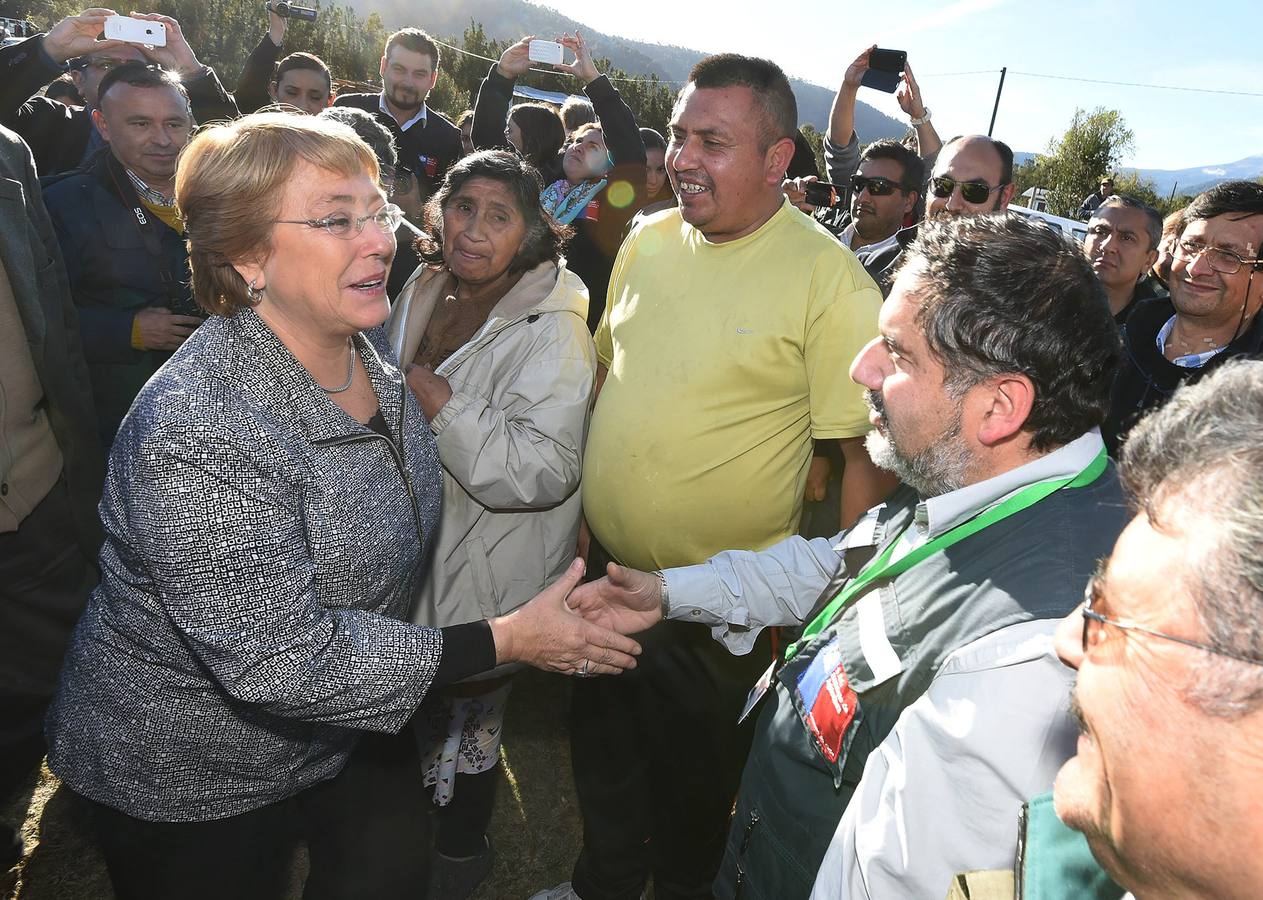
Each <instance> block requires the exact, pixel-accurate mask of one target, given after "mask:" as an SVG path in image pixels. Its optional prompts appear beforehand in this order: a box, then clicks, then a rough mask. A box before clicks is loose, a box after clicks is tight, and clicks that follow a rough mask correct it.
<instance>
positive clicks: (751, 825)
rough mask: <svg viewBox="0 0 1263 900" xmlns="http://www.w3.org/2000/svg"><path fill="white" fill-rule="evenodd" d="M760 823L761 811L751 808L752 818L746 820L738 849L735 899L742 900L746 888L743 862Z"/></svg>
mask: <svg viewBox="0 0 1263 900" xmlns="http://www.w3.org/2000/svg"><path fill="white" fill-rule="evenodd" d="M758 824H759V811H758V810H757V809H751V810H750V819H749V821H748V822H746V830H745V834H743V835H742V836H741V847H740V849H738V850H737V881H736V884H735V885H734V888H735V890H734V891H733V895H732V896H733V900H741V892H742V891H743V890H744V889H745V882H746V871H745V869H744V868H743V867H742V865H741V864H742V863H743V862H744V861H745V858H746V851H747V850H749V849H750V836H751V835H752V834H754V829H755V827H756V826H757V825H758Z"/></svg>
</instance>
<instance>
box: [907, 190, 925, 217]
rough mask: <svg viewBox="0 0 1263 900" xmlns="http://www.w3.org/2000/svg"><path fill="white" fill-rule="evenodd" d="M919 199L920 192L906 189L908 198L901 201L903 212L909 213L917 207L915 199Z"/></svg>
mask: <svg viewBox="0 0 1263 900" xmlns="http://www.w3.org/2000/svg"><path fill="white" fill-rule="evenodd" d="M920 199H921V195H920V193H918V192H917V191H908V199H906V200H904V201H903V214H904V215H905V216H908V215H911V214H912V211H913V210H914V209H916V208H917V201H919V200H920Z"/></svg>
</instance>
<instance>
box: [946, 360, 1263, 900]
mask: <svg viewBox="0 0 1263 900" xmlns="http://www.w3.org/2000/svg"><path fill="white" fill-rule="evenodd" d="M1260 430H1263V362H1258V361H1256V360H1234V361H1232V362H1229V363H1227V364H1225V365H1223V366H1221V367H1220V368H1219V369H1218V370H1217V371H1216V372H1214V373H1213V374H1212V375H1210V376H1208V377H1206V378H1204V379H1203V380H1202V381H1200V382H1198V383H1197V384H1196V385H1189V386H1185V387H1181V388H1179V389H1178V390H1177V391H1176V392H1175V395H1174V396H1173V397H1172V398H1171V401H1170V402H1169V403H1167V404H1166V405H1165V406H1164V407H1162V409H1160V410H1157V411H1156V412H1154V413H1153V414H1151V415H1148V416H1146V417H1145V418H1144V419H1143V420H1142V421H1141V422H1140V423H1139V424H1138V425H1137V426H1136V428H1135V429H1134V430H1133V431H1132V433H1131V436H1130V437H1129V438H1128V441H1127V444H1126V446H1125V447H1124V448H1123V453H1122V459H1121V461H1120V463H1119V478H1120V479H1121V481H1122V483H1123V486H1124V488H1125V489H1126V491H1127V494H1128V495H1129V496H1128V498H1127V499H1128V500H1129V501H1130V502H1129V507H1130V510H1131V512H1132V513H1134V515H1133V516H1132V518H1131V521H1130V522H1129V523H1128V524H1127V527H1126V528H1125V529H1124V530H1123V533H1122V535H1120V536H1119V538H1118V543H1117V544H1115V546H1114V550H1113V553H1112V554H1111V555H1110V557H1109V559H1108V560H1107V561H1106V562H1105V563H1103V564H1102V566H1101V567H1100V571H1099V572H1098V573H1097V574H1096V576H1095V577H1093V578H1092V580H1091V583H1090V584H1089V586H1088V590H1087V592H1086V602H1085V603H1084V604H1083V605H1082V606H1081V607H1079V608H1078V609H1076V610H1075V611H1074V612H1072V613H1071V614H1070V615H1068V616H1067V617H1066V618H1065V619H1064V621H1063V622H1062V624H1061V627H1060V628H1058V630H1057V634H1056V639H1055V640H1056V647H1057V653H1058V655H1059V656H1060V657H1061V659H1062V661H1063V662H1064V663H1065V664H1066V665H1067V666H1069V667H1070V668H1072V669H1074V670H1075V672H1076V673H1077V677H1076V679H1075V686H1074V691H1073V694H1072V698H1071V708H1072V710H1073V712H1074V714H1075V716H1076V717H1077V718H1078V720H1079V723H1080V730H1081V732H1082V736H1081V737H1080V738H1079V741H1078V747H1077V750H1076V753H1075V755H1074V756H1073V757H1071V759H1070V760H1069V761H1068V762H1067V763H1066V764H1065V765H1064V766H1062V768H1061V772H1060V773H1059V774H1058V775H1057V780H1056V784H1055V787H1054V789H1053V791H1052V792H1051V794H1045V795H1041V796H1039V797H1036V798H1034V799H1033V800H1031V801H1030V802H1029V803H1027V804H1025V806H1024V807H1023V814H1022V816H1021V817H1020V825H1019V827H1020V829H1021V831H1022V837H1023V840H1022V843H1021V846H1022V848H1023V851H1022V855H1021V857H1019V859H1018V860H1017V864H1016V865H1012V866H1006V867H1005V869H1006V871H1000V872H967V873H964V874H962V875H959V876H957V879H956V884H955V885H954V886H953V893H952V894H950V895H949V896H950V898H952V900H956V898H965V897H968V898H970V900H1013V898H1014V896H1015V895H1016V896H1020V897H1040V898H1044V900H1118V898H1119V897H1120V896H1122V895H1124V890H1126V891H1129V892H1130V893H1127V894H1126V895H1125V896H1126V898H1127V900H1131V898H1133V897H1136V898H1142V900H1147V898H1151V897H1184V898H1214V900H1235V898H1240V900H1245V898H1251V900H1252V898H1256V897H1258V896H1259V886H1260V885H1263V855H1260V854H1259V852H1258V848H1259V847H1260V846H1263V816H1260V815H1259V812H1258V811H1259V806H1260V804H1261V803H1263V755H1260V754H1259V752H1258V748H1259V747H1260V746H1263V628H1260V624H1259V623H1260V621H1263V617H1261V616H1260V612H1263V593H1261V592H1260V585H1263V566H1261V563H1260V556H1259V552H1258V548H1259V546H1260V544H1263V514H1261V511H1263V487H1261V486H1263V480H1260V474H1263V444H1260V443H1259V437H1258V436H1259V433H1260ZM1063 823H1064V824H1063ZM1071 829H1074V830H1073V831H1072V830H1071ZM1076 832H1082V835H1080V834H1076ZM1015 876H1016V882H1017V883H1016V884H1015ZM1107 876H1108V877H1107Z"/></svg>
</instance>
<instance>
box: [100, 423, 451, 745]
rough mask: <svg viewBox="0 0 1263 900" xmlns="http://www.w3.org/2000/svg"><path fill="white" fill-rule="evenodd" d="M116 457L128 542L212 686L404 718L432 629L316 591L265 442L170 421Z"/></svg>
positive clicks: (318, 717) (300, 704) (291, 712)
mask: <svg viewBox="0 0 1263 900" xmlns="http://www.w3.org/2000/svg"><path fill="white" fill-rule="evenodd" d="M128 465H129V472H128V475H129V481H130V483H131V484H132V485H134V488H132V489H131V490H130V491H129V494H128V499H127V508H126V511H125V515H126V516H127V518H128V520H129V524H128V529H129V533H130V542H131V545H132V548H133V550H134V551H135V552H136V553H137V554H138V555H139V556H140V558H141V560H142V561H143V565H144V567H145V569H146V570H147V571H148V572H149V573H150V576H151V577H152V579H153V583H154V588H155V590H156V592H157V594H158V598H159V601H160V603H161V606H162V609H161V615H162V616H164V617H165V618H167V619H168V620H169V621H170V622H171V623H172V625H173V626H174V627H175V628H176V629H178V630H179V632H180V635H181V636H182V638H183V640H184V642H185V644H186V645H187V647H188V648H189V651H190V652H191V653H192V654H193V655H194V656H195V657H196V658H197V660H198V661H199V662H200V663H201V664H202V665H203V666H205V668H206V671H207V672H208V673H209V676H210V677H211V678H213V679H214V680H215V682H216V683H217V684H219V685H220V686H221V687H222V688H223V690H224V691H226V692H227V693H228V694H229V695H230V696H231V697H233V698H234V699H235V700H238V701H240V702H242V703H246V704H251V705H254V706H257V707H259V708H261V709H263V710H266V711H267V712H268V713H271V714H273V715H277V716H284V717H286V718H291V719H299V720H303V721H307V722H319V723H325V724H334V725H341V726H347V727H352V728H361V729H367V730H373V731H398V730H399V729H400V728H401V727H403V725H404V723H406V722H407V721H408V719H409V718H410V717H411V715H412V714H413V712H414V711H415V710H416V708H417V706H418V705H419V704H420V702H421V701H422V700H423V699H424V698H425V694H426V691H427V690H428V689H429V686H430V683H431V681H432V680H433V678H434V674H435V672H436V670H437V668H438V663H439V657H440V655H441V652H442V638H441V636H440V634H439V632H438V631H437V630H435V629H433V628H421V627H418V626H415V625H411V624H409V623H407V622H401V621H398V620H396V619H392V618H389V617H387V616H383V615H379V614H377V613H374V612H370V611H367V610H362V609H337V608H330V607H328V606H326V605H325V604H324V603H322V602H321V599H322V598H321V596H320V585H319V582H318V580H317V577H316V564H315V561H314V559H313V557H312V554H311V550H310V549H309V543H308V541H309V538H310V535H309V534H308V532H307V528H306V522H305V520H304V517H303V512H302V510H301V508H300V506H301V505H300V502H299V500H298V498H297V496H296V494H295V491H294V485H293V482H292V480H291V479H290V478H288V477H286V476H285V475H283V474H281V473H279V472H278V470H277V469H276V463H275V462H274V461H273V460H272V459H270V458H269V455H268V454H266V453H261V452H259V451H258V450H255V451H253V452H252V451H249V450H246V449H244V448H241V447H238V446H236V445H235V442H234V441H233V439H232V438H231V437H228V436H225V435H220V434H218V433H215V432H213V431H209V430H208V429H207V428H204V427H201V428H199V427H192V426H189V427H185V426H178V427H176V426H172V427H167V428H164V429H160V430H157V431H155V432H154V433H153V434H151V435H149V436H148V437H147V438H146V439H145V440H144V442H143V443H141V444H140V446H139V447H138V449H137V451H136V454H135V458H134V459H133V460H131V461H130V462H129V463H128ZM107 502H109V498H108V496H107V499H106V501H104V502H103V505H104V503H107Z"/></svg>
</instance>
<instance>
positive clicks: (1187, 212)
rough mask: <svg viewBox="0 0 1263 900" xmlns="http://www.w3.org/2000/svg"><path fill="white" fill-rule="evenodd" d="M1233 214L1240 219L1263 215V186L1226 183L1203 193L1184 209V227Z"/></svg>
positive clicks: (1254, 182)
mask: <svg viewBox="0 0 1263 900" xmlns="http://www.w3.org/2000/svg"><path fill="white" fill-rule="evenodd" d="M1231 214H1236V215H1237V216H1238V217H1239V218H1245V217H1247V216H1258V215H1263V184H1259V183H1258V182H1257V181H1225V182H1223V183H1222V184H1217V185H1215V186H1214V187H1213V188H1211V189H1210V190H1207V191H1202V193H1200V194H1198V195H1197V196H1196V197H1194V198H1193V202H1192V203H1190V204H1189V205H1188V206H1187V207H1186V208H1185V209H1184V226H1185V227H1187V226H1188V225H1189V224H1190V223H1192V222H1196V221H1198V220H1199V219H1213V218H1215V217H1216V216H1223V215H1231Z"/></svg>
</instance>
